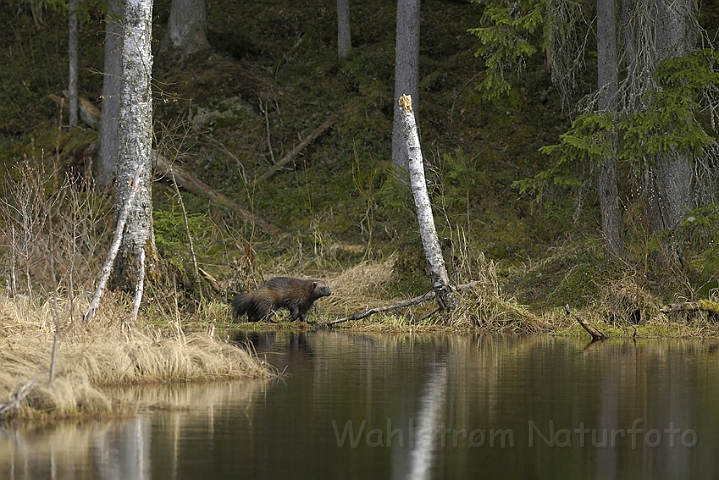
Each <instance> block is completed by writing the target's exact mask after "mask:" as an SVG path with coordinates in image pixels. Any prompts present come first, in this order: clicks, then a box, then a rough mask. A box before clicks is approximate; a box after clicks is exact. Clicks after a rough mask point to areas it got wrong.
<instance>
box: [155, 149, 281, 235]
mask: <svg viewBox="0 0 719 480" xmlns="http://www.w3.org/2000/svg"><path fill="white" fill-rule="evenodd" d="M170 169H172V173H174V176H173V175H172V174H171V172H170ZM155 173H156V174H157V175H158V176H160V177H165V178H167V179H169V180H170V181H172V180H173V178H174V181H175V182H176V183H177V186H179V187H181V188H184V189H185V190H187V191H188V192H191V193H194V194H195V195H202V196H204V197H207V198H209V199H210V200H212V202H214V203H215V204H216V205H219V206H222V207H225V208H227V209H228V210H232V211H233V212H235V213H237V214H239V215H240V216H241V217H242V218H244V219H245V220H246V221H248V222H249V223H252V224H254V225H257V227H259V228H260V229H261V230H263V231H264V232H267V233H269V234H272V235H277V234H279V233H282V230H280V229H279V228H278V227H276V226H274V225H272V224H271V223H269V222H267V221H266V220H264V219H262V218H260V217H258V216H257V215H255V214H254V213H252V212H250V211H249V210H247V209H246V208H244V207H242V206H240V205H238V204H237V203H235V202H234V201H233V200H232V199H231V198H229V197H226V196H224V195H223V194H221V193H220V192H218V191H217V190H214V189H213V188H211V187H210V186H209V185H207V184H206V183H205V182H203V181H202V180H200V179H199V178H197V177H196V176H194V175H193V174H192V173H190V172H188V171H187V170H185V169H184V168H182V167H180V166H178V165H170V162H169V161H168V160H167V159H166V158H165V157H164V156H162V155H160V154H156V155H155Z"/></svg>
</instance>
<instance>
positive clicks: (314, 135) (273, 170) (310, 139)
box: [257, 117, 337, 182]
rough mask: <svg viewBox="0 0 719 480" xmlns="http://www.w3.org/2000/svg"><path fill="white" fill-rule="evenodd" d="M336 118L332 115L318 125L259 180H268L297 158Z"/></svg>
mask: <svg viewBox="0 0 719 480" xmlns="http://www.w3.org/2000/svg"><path fill="white" fill-rule="evenodd" d="M336 119H337V117H330V118H329V119H328V120H327V121H326V122H325V123H323V124H322V125H320V126H319V127H317V129H316V130H315V131H314V132H312V133H310V134H309V135H307V136H306V137H305V138H304V140H302V141H301V142H300V144H299V145H297V146H296V147H295V148H293V149H292V151H291V152H290V153H288V154H287V155H285V156H284V157H282V158H281V159H279V160H278V161H277V162H276V163H275V164H274V165H272V167H270V169H269V170H267V171H266V172H265V173H263V174H262V175H260V178H258V179H257V181H258V182H262V181H264V180H267V179H268V178H270V177H271V176H272V175H274V174H275V173H277V170H279V169H280V168H282V166H283V165H285V164H286V163H288V162H289V161H290V160H292V159H293V158H295V157H296V156H297V155H299V153H300V152H301V151H302V150H304V149H305V148H306V147H307V145H309V144H310V143H312V142H314V141H315V140H316V139H317V137H319V136H320V135H322V134H323V133H324V132H325V130H327V129H328V128H330V126H331V125H332V124H333V123H334V122H335V120H336Z"/></svg>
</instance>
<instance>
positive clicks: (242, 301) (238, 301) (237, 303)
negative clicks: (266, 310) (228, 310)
mask: <svg viewBox="0 0 719 480" xmlns="http://www.w3.org/2000/svg"><path fill="white" fill-rule="evenodd" d="M248 307H249V305H248V298H247V294H243V293H240V294H238V295H235V298H233V299H232V314H233V315H234V316H235V317H236V318H240V317H241V316H242V315H244V314H245V313H246V312H247V308H248Z"/></svg>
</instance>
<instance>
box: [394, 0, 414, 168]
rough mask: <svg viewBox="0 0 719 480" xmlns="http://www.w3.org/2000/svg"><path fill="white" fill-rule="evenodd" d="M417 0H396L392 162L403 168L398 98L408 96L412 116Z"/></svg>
mask: <svg viewBox="0 0 719 480" xmlns="http://www.w3.org/2000/svg"><path fill="white" fill-rule="evenodd" d="M419 4H420V0H398V1H397V39H396V47H395V70H394V124H393V126H392V163H393V164H394V165H395V166H396V167H402V168H405V169H406V168H407V156H406V153H405V140H404V137H403V134H402V129H403V126H402V112H401V109H400V107H399V104H398V101H399V98H400V96H401V95H404V94H407V95H409V96H410V97H412V101H413V103H414V109H413V111H414V112H415V113H413V115H414V116H415V122H416V121H417V113H416V112H417V110H418V108H419V19H420V17H419V10H420V8H419V7H420V5H419Z"/></svg>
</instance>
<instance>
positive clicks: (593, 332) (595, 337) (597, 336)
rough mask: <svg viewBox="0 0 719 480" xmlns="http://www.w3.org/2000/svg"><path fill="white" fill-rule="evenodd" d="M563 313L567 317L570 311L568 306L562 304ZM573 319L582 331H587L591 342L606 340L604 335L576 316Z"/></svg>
mask: <svg viewBox="0 0 719 480" xmlns="http://www.w3.org/2000/svg"><path fill="white" fill-rule="evenodd" d="M564 311H565V312H566V313H567V315H570V314H571V311H570V310H569V304H567V303H565V304H564ZM574 319H575V320H576V321H577V323H579V324H580V325H581V326H582V328H583V329H584V330H586V331H587V333H588V334H589V335H591V336H592V342H601V341H602V340H606V339H607V338H608V337H607V336H606V335H604V334H603V333H602V332H600V331H599V330H597V329H596V328H594V327H593V326H592V325H590V324H588V323H587V322H585V321H584V320H582V319H581V318H579V316H578V315H575V316H574Z"/></svg>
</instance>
